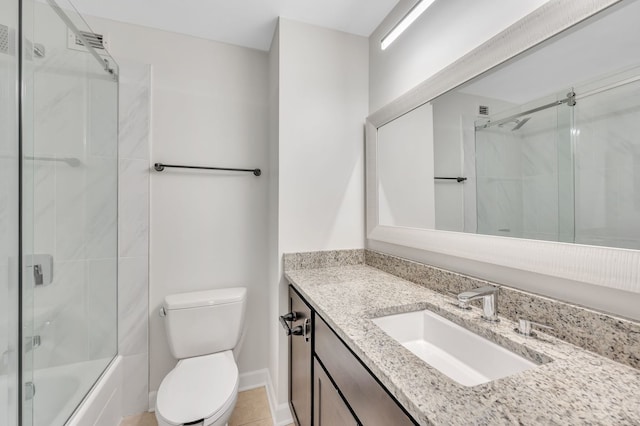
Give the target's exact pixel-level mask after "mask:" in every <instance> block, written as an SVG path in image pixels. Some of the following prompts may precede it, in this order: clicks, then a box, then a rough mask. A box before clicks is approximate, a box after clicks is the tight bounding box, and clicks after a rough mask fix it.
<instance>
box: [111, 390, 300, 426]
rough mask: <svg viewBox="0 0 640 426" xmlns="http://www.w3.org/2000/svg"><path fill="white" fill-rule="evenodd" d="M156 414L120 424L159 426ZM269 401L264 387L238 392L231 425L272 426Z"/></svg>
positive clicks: (135, 417)
mask: <svg viewBox="0 0 640 426" xmlns="http://www.w3.org/2000/svg"><path fill="white" fill-rule="evenodd" d="M157 425H158V423H157V422H156V417H155V414H153V413H143V414H139V415H137V416H131V417H127V418H124V419H122V422H121V423H120V426H157ZM272 425H273V422H272V421H271V411H270V410H269V401H268V399H267V392H266V389H265V388H264V387H262V388H256V389H250V390H248V391H244V392H240V393H239V394H238V402H237V403H236V408H235V409H234V410H233V414H232V415H231V418H230V419H229V426H272ZM290 426H293V425H290Z"/></svg>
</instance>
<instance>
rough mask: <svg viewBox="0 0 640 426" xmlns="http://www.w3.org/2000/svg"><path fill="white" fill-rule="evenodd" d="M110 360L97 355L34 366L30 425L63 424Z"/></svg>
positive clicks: (58, 425) (51, 425)
mask: <svg viewBox="0 0 640 426" xmlns="http://www.w3.org/2000/svg"><path fill="white" fill-rule="evenodd" d="M110 362H111V359H99V360H95V361H85V362H79V363H75V364H68V365H62V366H58V367H51V368H44V369H39V370H35V371H34V372H33V380H32V381H33V383H34V385H35V395H34V397H33V400H32V404H31V409H32V413H31V414H32V415H33V426H63V425H64V424H65V423H66V422H67V420H69V418H70V417H71V415H72V414H73V413H74V411H75V410H76V408H77V407H78V406H79V405H80V404H81V403H83V401H84V400H85V397H86V396H87V395H88V393H89V391H90V390H91V389H92V387H93V386H94V384H95V382H96V380H97V379H98V378H100V377H101V375H102V373H103V371H105V369H106V368H107V367H108V366H109V363H110ZM26 377H27V376H25V380H28V379H26ZM27 416H28V414H27Z"/></svg>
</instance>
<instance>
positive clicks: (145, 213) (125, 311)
mask: <svg viewBox="0 0 640 426" xmlns="http://www.w3.org/2000/svg"><path fill="white" fill-rule="evenodd" d="M119 65H120V100H119V111H120V122H119V143H120V144H119V206H118V215H119V269H118V290H119V291H118V320H119V321H118V352H119V354H120V355H121V356H122V357H123V368H124V378H125V379H124V380H125V383H124V384H123V387H122V388H123V392H124V397H123V407H122V409H123V413H122V414H123V415H125V416H127V415H132V414H136V413H140V412H143V411H146V410H147V409H148V404H149V343H148V341H149V332H148V328H149V325H148V324H149V171H150V168H149V165H150V162H149V158H150V157H149V145H150V118H151V110H150V108H151V104H150V102H151V97H150V96H151V67H150V66H149V65H144V64H135V63H131V62H127V61H124V60H123V61H119Z"/></svg>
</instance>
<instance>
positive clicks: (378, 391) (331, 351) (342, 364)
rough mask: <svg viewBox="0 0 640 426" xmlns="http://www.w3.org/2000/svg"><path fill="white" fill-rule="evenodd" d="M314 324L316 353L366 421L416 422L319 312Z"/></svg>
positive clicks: (371, 425) (376, 425) (372, 425)
mask: <svg viewBox="0 0 640 426" xmlns="http://www.w3.org/2000/svg"><path fill="white" fill-rule="evenodd" d="M314 327H315V329H314V332H313V338H314V342H315V343H314V344H315V355H316V356H317V357H318V359H319V360H320V362H322V365H323V366H324V368H326V369H327V372H328V373H329V375H330V376H331V377H332V378H333V380H334V381H335V383H336V386H338V389H340V392H341V393H342V395H344V398H345V400H346V401H347V402H348V404H349V407H351V409H352V410H353V412H354V413H355V415H356V416H357V418H358V420H359V421H360V422H361V423H362V424H363V425H365V426H389V425H393V426H411V425H414V424H415V422H414V421H413V419H411V417H409V416H408V415H407V414H406V413H405V412H404V411H403V409H402V408H401V406H400V405H399V404H398V403H397V402H396V401H395V400H394V399H393V398H392V397H391V396H390V395H389V393H388V392H387V391H386V389H385V388H384V387H383V386H382V385H381V384H380V383H378V381H377V380H376V379H375V378H374V376H373V375H372V374H371V373H370V372H369V371H368V370H367V369H366V367H364V365H363V364H362V363H361V362H360V360H359V359H358V358H357V357H356V356H355V355H353V353H351V351H350V350H349V349H348V348H347V346H346V345H345V344H344V343H343V342H342V341H341V340H340V339H339V338H338V336H336V334H335V333H334V332H333V330H331V328H330V327H329V326H328V325H327V324H326V323H325V322H324V321H323V320H322V318H321V317H320V316H319V315H316V317H315V319H314Z"/></svg>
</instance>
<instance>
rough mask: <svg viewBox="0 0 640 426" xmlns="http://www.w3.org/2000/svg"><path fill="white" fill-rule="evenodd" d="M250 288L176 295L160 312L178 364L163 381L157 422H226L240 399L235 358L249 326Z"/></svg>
mask: <svg viewBox="0 0 640 426" xmlns="http://www.w3.org/2000/svg"><path fill="white" fill-rule="evenodd" d="M246 298H247V289H246V288H244V287H235V288H224V289H217V290H208V291H197V292H191V293H180V294H172V295H169V296H167V297H165V299H164V304H163V307H162V309H161V315H163V316H164V322H165V329H166V332H167V338H168V341H169V349H170V350H171V354H172V355H173V356H174V357H175V358H177V359H178V360H179V361H178V365H176V367H175V368H174V369H173V370H171V371H170V372H169V374H167V376H166V377H165V378H164V379H163V380H162V383H161V384H160V388H159V389H158V396H157V400H156V419H157V420H158V426H177V425H180V426H182V425H202V426H224V425H226V424H227V421H228V420H229V417H231V413H232V411H233V408H234V407H235V405H236V401H237V398H238V381H239V376H238V367H237V365H236V360H235V356H234V352H233V350H234V349H237V346H238V343H239V342H240V340H241V336H242V332H243V329H244V314H245V306H246Z"/></svg>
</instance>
